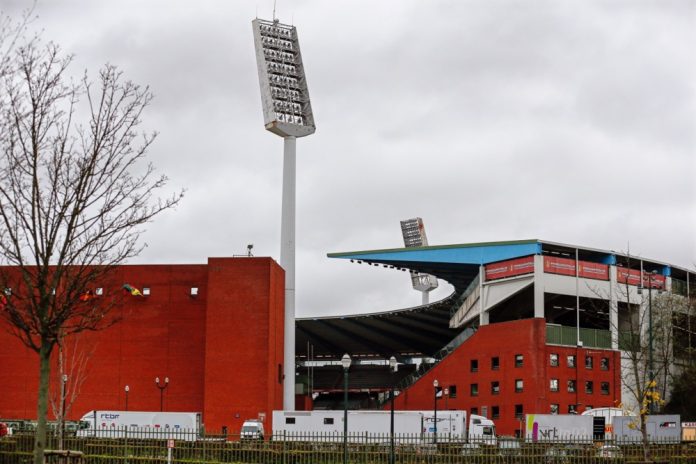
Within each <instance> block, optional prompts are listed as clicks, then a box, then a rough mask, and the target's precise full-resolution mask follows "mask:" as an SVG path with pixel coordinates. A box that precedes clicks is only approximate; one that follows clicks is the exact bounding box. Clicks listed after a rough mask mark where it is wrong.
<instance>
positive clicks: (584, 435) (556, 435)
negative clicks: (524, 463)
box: [525, 414, 594, 443]
mask: <svg viewBox="0 0 696 464" xmlns="http://www.w3.org/2000/svg"><path fill="white" fill-rule="evenodd" d="M525 423H526V433H525V438H526V440H527V441H535V442H536V441H548V442H556V441H563V440H564V439H572V440H573V442H586V443H590V442H592V440H593V438H594V433H593V424H594V421H593V418H592V416H577V415H572V414H527V415H526V420H525Z"/></svg>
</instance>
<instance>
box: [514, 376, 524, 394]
mask: <svg viewBox="0 0 696 464" xmlns="http://www.w3.org/2000/svg"><path fill="white" fill-rule="evenodd" d="M522 390H524V381H523V380H522V379H516V380H515V392H517V393H519V392H521V391H522Z"/></svg>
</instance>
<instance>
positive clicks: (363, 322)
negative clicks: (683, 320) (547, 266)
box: [295, 239, 689, 360]
mask: <svg viewBox="0 0 696 464" xmlns="http://www.w3.org/2000/svg"><path fill="white" fill-rule="evenodd" d="M576 252H577V253H578V256H579V259H586V260H590V261H595V262H602V263H606V264H616V265H620V266H624V267H634V266H639V267H640V266H642V268H643V269H646V270H649V271H660V272H661V273H662V274H664V275H673V276H676V277H677V278H680V279H685V278H686V273H688V272H689V271H688V270H686V269H683V268H679V267H674V266H671V265H669V264H666V263H662V262H659V261H652V260H650V261H648V260H645V259H639V258H637V257H635V256H630V255H626V254H621V253H616V252H615V251H613V250H599V249H594V248H588V247H577V246H575V245H566V244H562V243H555V242H549V241H541V240H537V239H532V240H517V241H507V242H486V243H471V244H462V245H444V246H427V247H409V248H395V249H387V250H371V251H354V252H348V253H330V254H329V255H328V256H329V258H338V259H346V260H350V261H351V262H353V263H358V264H362V265H369V266H381V267H386V268H390V269H395V270H402V271H415V272H420V273H425V274H431V275H434V276H436V277H437V278H438V279H442V280H444V281H446V282H449V283H450V284H452V286H453V287H454V291H453V292H452V294H451V295H449V296H448V297H447V298H445V299H443V300H440V301H437V302H434V303H431V304H429V305H425V306H417V307H414V308H408V309H402V310H396V311H386V312H380V313H373V314H359V315H354V316H343V317H321V318H298V319H297V321H296V322H297V326H296V327H297V331H296V338H295V339H296V354H297V357H298V358H299V359H307V355H308V348H309V354H310V358H312V359H327V358H328V359H336V360H337V359H340V358H341V356H342V355H343V353H349V354H350V355H351V356H353V357H358V358H381V359H385V358H389V357H390V356H397V357H411V356H413V357H417V356H432V355H434V354H435V353H437V351H439V350H440V349H442V348H443V347H445V346H446V345H447V344H448V343H450V341H452V340H453V339H454V338H455V337H456V336H457V335H458V334H459V332H460V331H461V329H459V330H454V329H450V328H449V320H450V316H451V314H453V313H454V312H455V311H456V310H457V309H458V308H459V306H460V305H461V304H462V301H461V299H462V295H464V294H465V292H466V290H467V288H468V287H469V285H471V284H472V282H474V280H475V279H476V277H477V276H478V274H479V270H480V266H484V265H486V264H490V263H494V262H498V261H505V260H508V259H514V258H520V257H523V256H529V255H536V254H552V255H559V256H567V257H569V258H573V257H574V256H575V253H576ZM358 311H359V308H356V312H358Z"/></svg>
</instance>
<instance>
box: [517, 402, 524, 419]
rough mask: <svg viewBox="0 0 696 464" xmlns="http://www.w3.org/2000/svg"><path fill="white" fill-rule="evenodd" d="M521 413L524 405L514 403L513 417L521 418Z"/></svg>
mask: <svg viewBox="0 0 696 464" xmlns="http://www.w3.org/2000/svg"><path fill="white" fill-rule="evenodd" d="M523 415H524V407H523V406H522V405H521V404H516V405H515V417H516V418H517V419H522V416H523Z"/></svg>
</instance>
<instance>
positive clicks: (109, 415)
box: [76, 411, 202, 441]
mask: <svg viewBox="0 0 696 464" xmlns="http://www.w3.org/2000/svg"><path fill="white" fill-rule="evenodd" d="M80 422H81V428H80V430H78V431H77V433H76V435H77V436H78V437H98V438H152V439H169V438H173V439H177V440H186V441H195V440H198V439H199V438H200V437H201V433H202V424H201V413H199V412H148V411H90V412H88V413H87V414H85V415H84V416H82V419H80Z"/></svg>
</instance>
